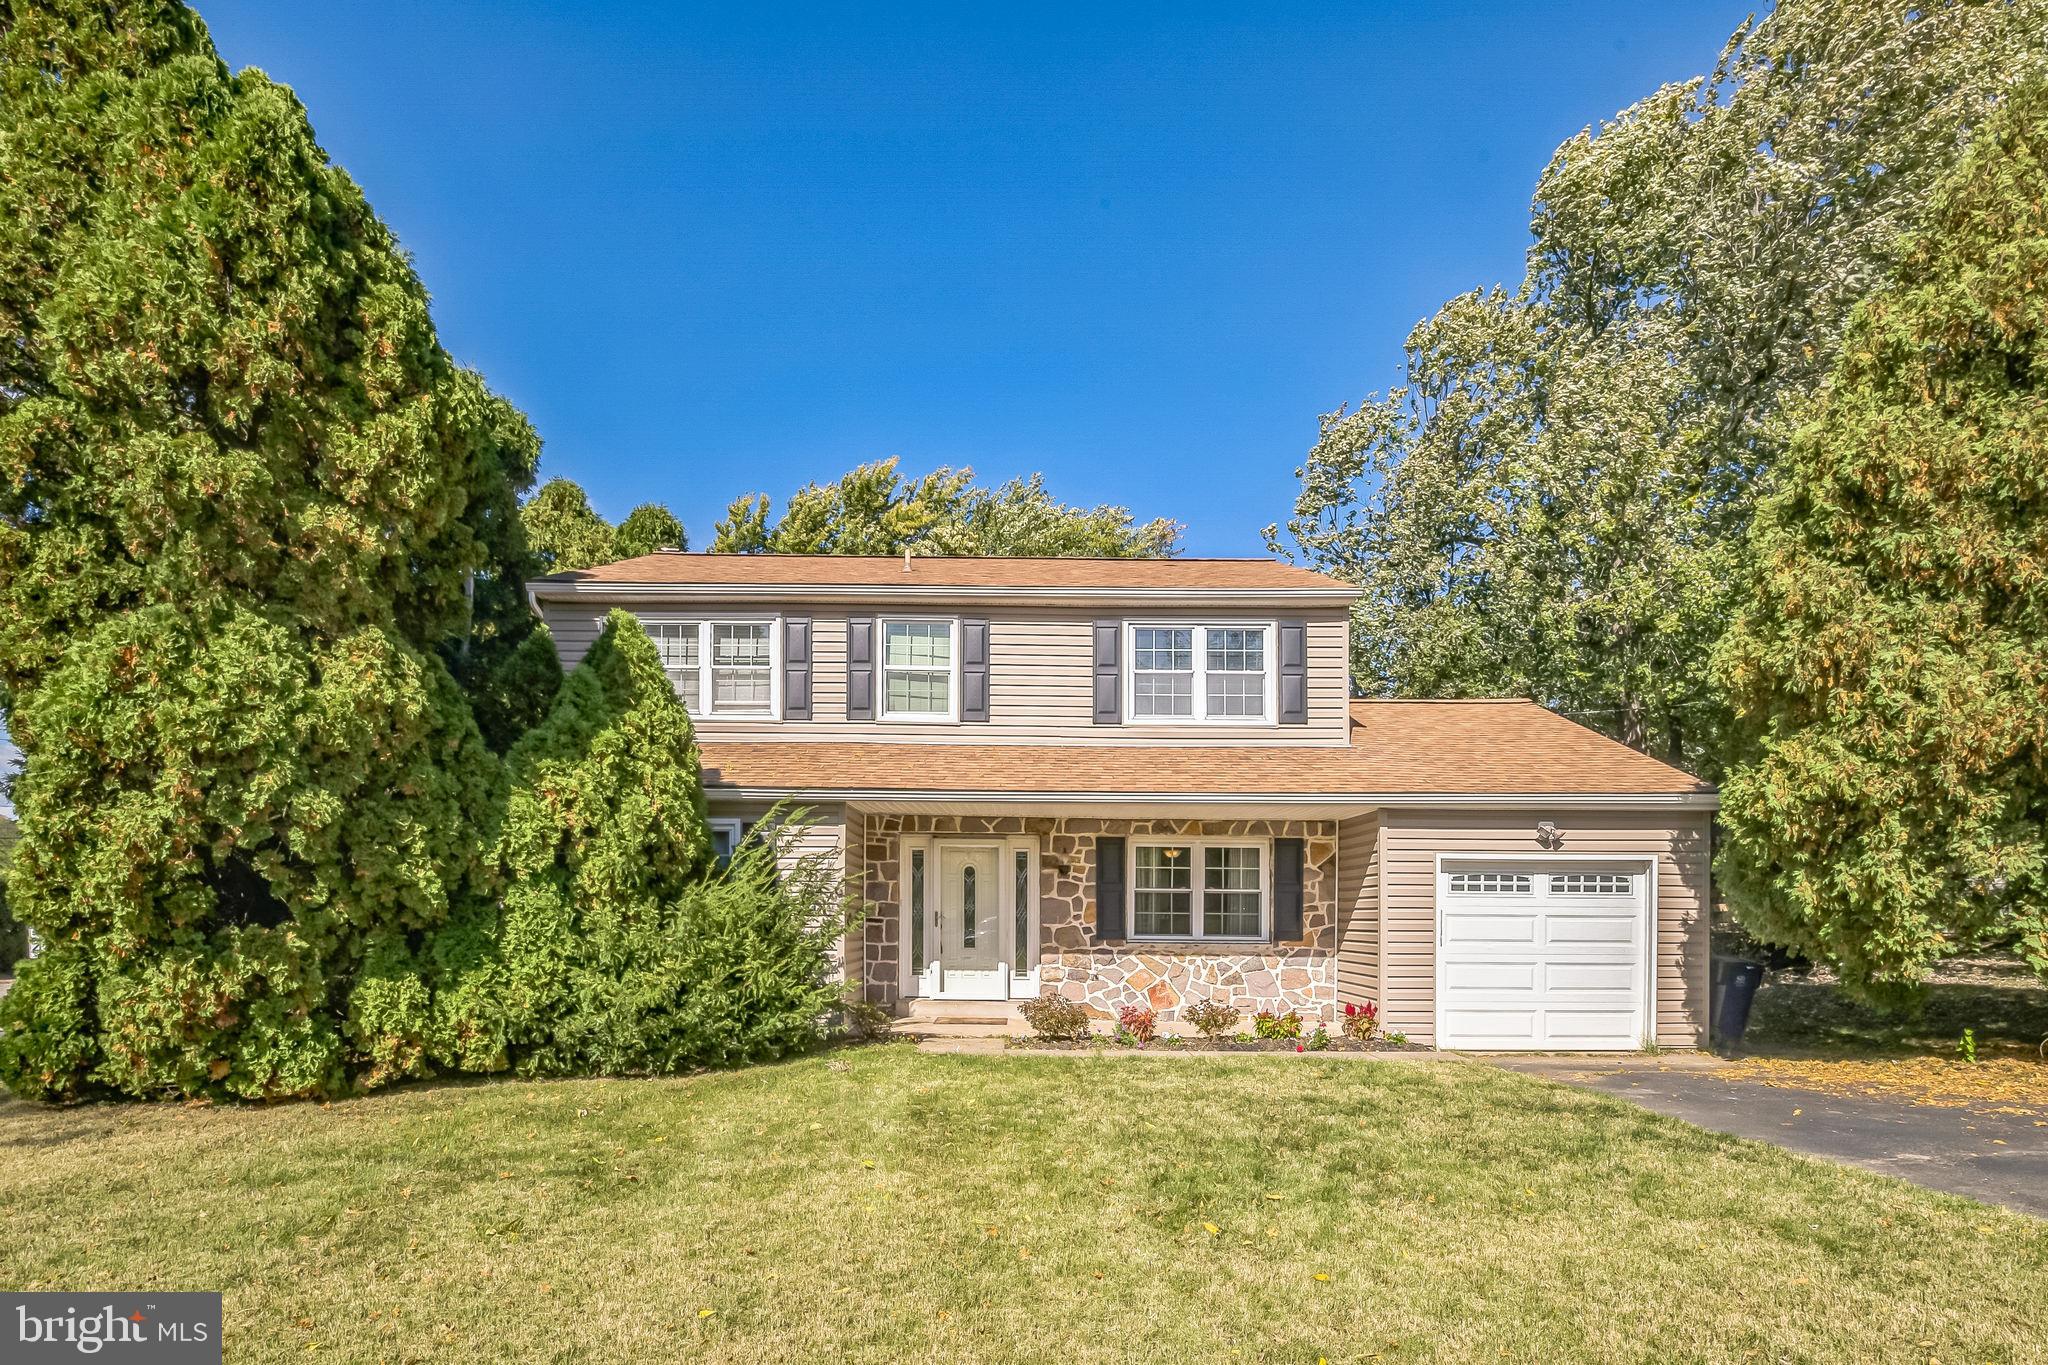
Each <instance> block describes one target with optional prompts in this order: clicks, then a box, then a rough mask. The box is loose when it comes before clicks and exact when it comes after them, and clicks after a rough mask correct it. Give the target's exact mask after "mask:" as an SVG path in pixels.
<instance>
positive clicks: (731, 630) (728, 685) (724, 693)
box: [711, 621, 775, 715]
mask: <svg viewBox="0 0 2048 1365" xmlns="http://www.w3.org/2000/svg"><path fill="white" fill-rule="evenodd" d="M769 637H770V632H769V629H768V622H766V621H713V622H712V623H711V714H712V715H718V714H720V713H730V712H749V713H754V714H766V713H767V712H769V711H770V710H771V709H772V708H773V706H774V701H775V663H774V658H773V654H774V650H773V646H772V642H771V640H770V638H769Z"/></svg>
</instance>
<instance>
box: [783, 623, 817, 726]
mask: <svg viewBox="0 0 2048 1365" xmlns="http://www.w3.org/2000/svg"><path fill="white" fill-rule="evenodd" d="M782 716H783V719H785V720H809V719H810V718H811V618H810V617H808V616H785V617H783V618H782Z"/></svg>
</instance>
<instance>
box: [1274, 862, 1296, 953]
mask: <svg viewBox="0 0 2048 1365" xmlns="http://www.w3.org/2000/svg"><path fill="white" fill-rule="evenodd" d="M1301 863H1302V845H1301V840H1299V839H1275V840H1274V841H1273V938H1274V941H1275V942H1279V943H1288V942H1292V941H1293V940H1295V939H1298V938H1300V937H1301Z"/></svg>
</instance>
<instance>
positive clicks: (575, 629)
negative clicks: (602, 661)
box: [540, 602, 611, 669]
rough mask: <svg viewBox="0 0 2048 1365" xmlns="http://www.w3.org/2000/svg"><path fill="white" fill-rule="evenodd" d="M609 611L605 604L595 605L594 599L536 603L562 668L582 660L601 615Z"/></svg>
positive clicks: (599, 626)
mask: <svg viewBox="0 0 2048 1365" xmlns="http://www.w3.org/2000/svg"><path fill="white" fill-rule="evenodd" d="M610 611H611V607H610V605H609V604H607V605H604V606H599V605H598V604H596V603H594V602H542V603H541V604H540V619H541V621H542V622H543V623H544V624H545V625H546V626H547V628H548V634H550V635H552V636H554V637H555V653H556V654H557V655H559V656H560V657H561V660H562V667H563V668H565V669H567V668H574V667H575V666H576V665H578V664H580V663H582V662H583V656H584V655H585V654H588V653H589V652H590V647H591V645H593V644H595V643H596V642H597V633H598V632H599V631H600V630H602V629H604V618H605V616H606V614H607V613H609V612H610Z"/></svg>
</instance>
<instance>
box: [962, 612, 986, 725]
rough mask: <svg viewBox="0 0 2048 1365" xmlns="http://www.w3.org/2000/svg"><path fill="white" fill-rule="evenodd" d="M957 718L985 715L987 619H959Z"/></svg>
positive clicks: (968, 719)
mask: <svg viewBox="0 0 2048 1365" xmlns="http://www.w3.org/2000/svg"><path fill="white" fill-rule="evenodd" d="M960 719H961V720H963V721H986V720H987V719H988V622H986V621H979V620H963V621H961V622H960Z"/></svg>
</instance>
